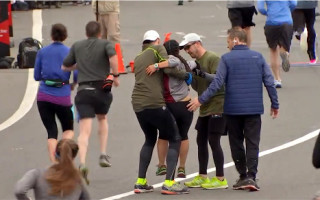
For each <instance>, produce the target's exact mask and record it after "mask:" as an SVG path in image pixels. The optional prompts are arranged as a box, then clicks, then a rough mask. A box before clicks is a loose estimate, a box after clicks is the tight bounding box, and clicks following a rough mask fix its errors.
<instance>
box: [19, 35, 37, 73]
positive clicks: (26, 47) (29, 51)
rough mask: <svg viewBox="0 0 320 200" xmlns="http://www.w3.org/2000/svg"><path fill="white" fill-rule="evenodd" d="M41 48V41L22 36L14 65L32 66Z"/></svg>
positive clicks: (20, 66)
mask: <svg viewBox="0 0 320 200" xmlns="http://www.w3.org/2000/svg"><path fill="white" fill-rule="evenodd" d="M41 48H42V44H41V42H39V41H38V40H36V39H33V38H30V37H29V38H24V39H23V40H22V41H21V42H20V44H19V53H18V56H17V63H16V66H15V67H18V68H34V64H35V62H36V56H37V53H38V51H39V49H41Z"/></svg>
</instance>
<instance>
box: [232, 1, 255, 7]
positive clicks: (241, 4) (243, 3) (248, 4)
mask: <svg viewBox="0 0 320 200" xmlns="http://www.w3.org/2000/svg"><path fill="white" fill-rule="evenodd" d="M252 6H254V1H253V0H247V1H239V0H228V2H227V8H246V7H252Z"/></svg>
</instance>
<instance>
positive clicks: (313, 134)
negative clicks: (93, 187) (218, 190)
mask: <svg viewBox="0 0 320 200" xmlns="http://www.w3.org/2000/svg"><path fill="white" fill-rule="evenodd" d="M319 131H320V129H318V130H315V131H313V132H311V133H308V134H307V135H305V136H302V137H300V138H298V139H295V140H293V141H291V142H287V143H285V144H282V145H280V146H277V147H274V148H272V149H268V150H265V151H262V152H260V153H259V157H262V156H266V155H268V154H271V153H275V152H277V151H280V150H284V149H287V148H289V147H293V146H295V145H297V144H300V143H303V142H305V141H308V140H310V139H312V138H314V137H316V136H318V134H319ZM232 166H234V162H229V163H226V164H224V165H223V167H224V168H228V167H232ZM214 171H216V168H215V167H214V168H210V169H208V173H211V172H214ZM198 174H199V173H198V172H196V173H193V174H189V175H187V177H186V178H177V179H176V180H177V181H183V180H187V179H190V178H194V177H196V176H197V175H198ZM162 184H163V183H157V184H155V185H152V186H153V187H154V188H159V187H161V186H162ZM131 195H134V192H133V191H131V192H126V193H122V194H118V195H115V196H111V197H108V198H105V199H101V200H114V199H121V198H124V197H127V196H131Z"/></svg>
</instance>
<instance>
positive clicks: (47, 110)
mask: <svg viewBox="0 0 320 200" xmlns="http://www.w3.org/2000/svg"><path fill="white" fill-rule="evenodd" d="M37 105H38V110H39V113H40V117H41V120H42V122H43V125H44V126H45V128H46V129H47V132H48V139H51V138H52V139H57V138H58V127H57V123H56V116H57V117H58V119H59V121H60V123H61V127H62V131H67V130H73V112H72V110H71V106H62V105H57V104H54V103H50V102H46V101H37Z"/></svg>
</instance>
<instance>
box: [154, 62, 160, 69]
mask: <svg viewBox="0 0 320 200" xmlns="http://www.w3.org/2000/svg"><path fill="white" fill-rule="evenodd" d="M153 66H154V68H155V69H156V70H157V71H158V70H159V63H155V64H154V65H153Z"/></svg>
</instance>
